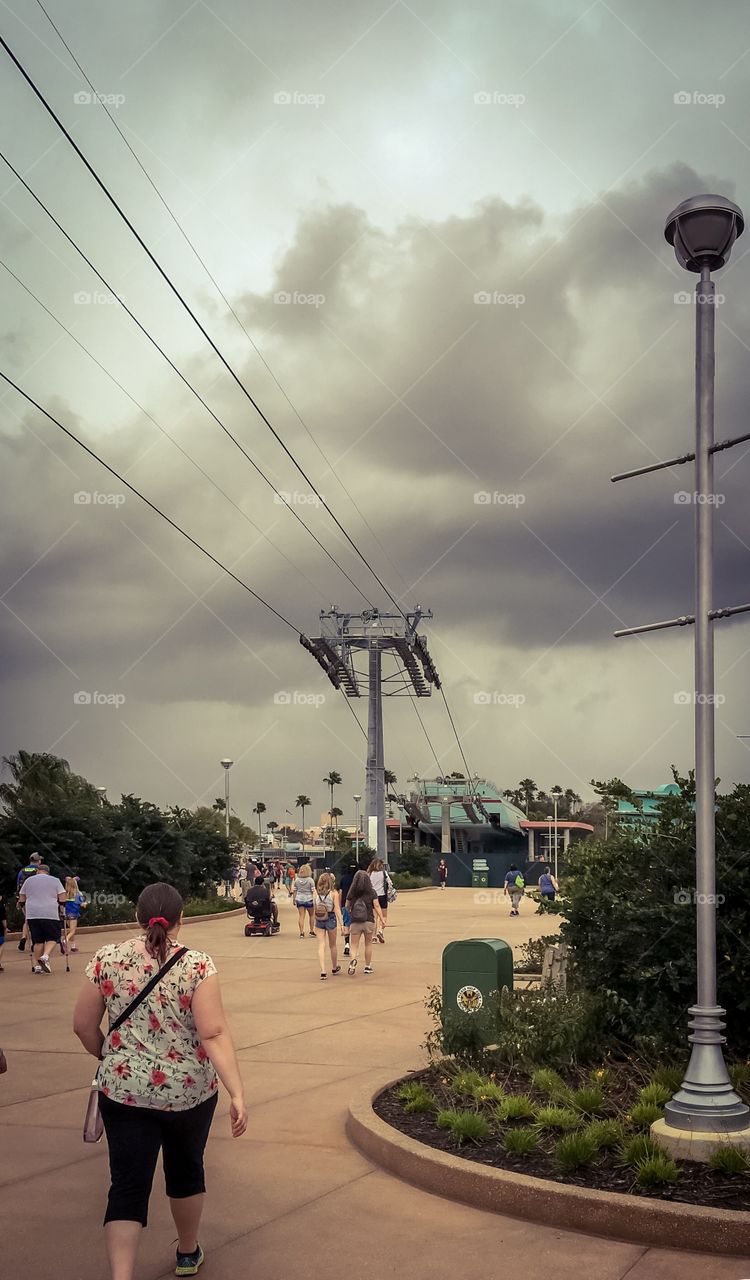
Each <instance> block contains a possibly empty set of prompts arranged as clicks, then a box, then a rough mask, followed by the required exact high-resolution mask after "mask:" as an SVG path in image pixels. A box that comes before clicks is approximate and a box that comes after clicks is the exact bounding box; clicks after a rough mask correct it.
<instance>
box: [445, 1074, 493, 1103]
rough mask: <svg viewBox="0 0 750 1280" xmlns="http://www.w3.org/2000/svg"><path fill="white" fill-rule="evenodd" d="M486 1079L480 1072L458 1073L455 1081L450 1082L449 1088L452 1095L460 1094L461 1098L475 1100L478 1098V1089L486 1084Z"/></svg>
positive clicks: (454, 1078)
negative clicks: (474, 1098)
mask: <svg viewBox="0 0 750 1280" xmlns="http://www.w3.org/2000/svg"><path fill="white" fill-rule="evenodd" d="M484 1081H485V1077H484V1076H481V1075H480V1074H479V1072H478V1071H457V1072H456V1074H455V1075H454V1077H453V1079H452V1080H450V1082H449V1084H448V1088H449V1089H450V1091H451V1093H456V1094H458V1096H459V1098H473V1097H475V1096H476V1092H477V1089H480V1088H481V1087H482V1085H483V1084H484Z"/></svg>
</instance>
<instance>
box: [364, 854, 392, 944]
mask: <svg viewBox="0 0 750 1280" xmlns="http://www.w3.org/2000/svg"><path fill="white" fill-rule="evenodd" d="M367 874H368V876H369V877H370V880H371V882H372V887H373V889H374V890H375V892H376V894H377V895H378V903H379V904H380V923H379V924H378V928H377V931H376V934H375V937H376V938H377V940H378V942H383V943H384V942H385V926H386V925H387V923H388V891H389V889H390V890H392V889H393V884H392V882H391V877H390V876H389V875H388V868H387V866H386V865H385V863H384V862H383V859H382V858H373V860H372V862H371V863H370V865H369V867H368V868H367ZM394 896H395V894H394Z"/></svg>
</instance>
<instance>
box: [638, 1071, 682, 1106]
mask: <svg viewBox="0 0 750 1280" xmlns="http://www.w3.org/2000/svg"><path fill="white" fill-rule="evenodd" d="M684 1078H685V1068H684V1067H678V1066H675V1065H670V1064H669V1063H667V1064H665V1065H663V1066H661V1067H657V1068H656V1071H655V1072H654V1074H653V1075H652V1077H651V1083H652V1084H661V1085H664V1088H665V1089H668V1090H669V1098H671V1097H672V1095H673V1094H675V1093H676V1092H677V1090H678V1089H679V1088H680V1086H681V1084H682V1081H683V1079H684ZM647 1087H648V1086H647ZM669 1098H667V1099H666V1101H667V1102H668V1101H669Z"/></svg>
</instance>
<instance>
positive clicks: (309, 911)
mask: <svg viewBox="0 0 750 1280" xmlns="http://www.w3.org/2000/svg"><path fill="white" fill-rule="evenodd" d="M314 896H315V881H314V880H313V873H312V867H311V866H310V863H309V862H305V863H303V864H302V866H301V867H300V869H299V871H298V872H297V876H296V879H295V880H294V881H293V883H292V901H293V903H294V905H295V907H296V908H297V914H298V916H299V936H300V938H304V936H305V932H306V931H307V932H308V933H309V934H310V937H311V938H314V937H315V927H314V926H315V908H314V905H313V898H314Z"/></svg>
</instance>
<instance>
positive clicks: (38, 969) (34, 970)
mask: <svg viewBox="0 0 750 1280" xmlns="http://www.w3.org/2000/svg"><path fill="white" fill-rule="evenodd" d="M31 972H32V973H44V970H43V969H42V966H41V965H40V964H35V965H33V966H32V969H31Z"/></svg>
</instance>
